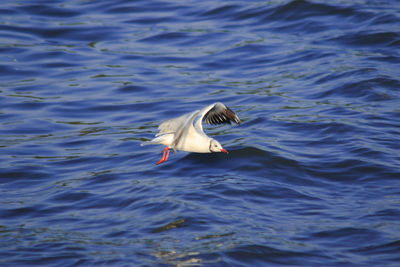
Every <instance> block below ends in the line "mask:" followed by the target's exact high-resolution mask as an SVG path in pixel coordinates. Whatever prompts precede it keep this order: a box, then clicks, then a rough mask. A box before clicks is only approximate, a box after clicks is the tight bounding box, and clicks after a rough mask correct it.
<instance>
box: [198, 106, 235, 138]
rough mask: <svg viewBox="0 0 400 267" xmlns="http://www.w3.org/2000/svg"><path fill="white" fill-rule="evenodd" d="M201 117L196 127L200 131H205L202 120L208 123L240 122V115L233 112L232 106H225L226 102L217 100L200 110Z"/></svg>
mask: <svg viewBox="0 0 400 267" xmlns="http://www.w3.org/2000/svg"><path fill="white" fill-rule="evenodd" d="M200 114H201V117H200V118H199V119H198V120H197V122H196V125H195V127H196V129H197V130H198V131H200V132H203V125H202V122H203V121H204V122H206V123H208V124H222V123H228V124H230V123H231V122H235V123H236V124H240V122H241V121H240V119H239V117H238V116H237V115H236V114H235V112H233V111H232V110H231V109H230V108H228V107H227V106H225V105H224V104H222V103H220V102H217V103H214V104H212V105H209V106H207V107H205V108H203V109H202V110H201V111H200Z"/></svg>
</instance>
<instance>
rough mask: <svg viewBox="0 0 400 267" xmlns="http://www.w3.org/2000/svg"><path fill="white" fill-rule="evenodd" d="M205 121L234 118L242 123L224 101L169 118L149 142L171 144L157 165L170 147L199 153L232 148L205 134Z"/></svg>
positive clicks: (166, 155) (218, 121) (227, 120)
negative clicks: (226, 147) (223, 146)
mask: <svg viewBox="0 0 400 267" xmlns="http://www.w3.org/2000/svg"><path fill="white" fill-rule="evenodd" d="M203 121H205V122H206V123H209V124H222V123H229V124H230V123H231V121H233V122H235V123H237V124H240V119H239V117H238V116H237V115H236V114H235V113H234V112H233V111H232V110H231V109H230V108H228V107H226V106H225V105H224V104H222V103H220V102H218V103H214V104H212V105H209V106H207V107H205V108H203V109H201V110H196V111H194V112H191V113H187V114H184V115H182V116H180V117H177V118H174V119H170V120H168V121H165V122H163V123H161V124H160V126H158V129H159V131H160V132H159V133H158V134H156V138H154V139H153V140H151V141H149V142H146V143H147V144H162V145H165V146H167V147H166V148H165V149H164V154H163V157H162V158H161V160H160V161H158V162H157V164H160V163H162V162H164V161H166V160H167V159H168V155H169V150H170V149H173V150H174V151H175V150H183V151H187V152H198V153H211V152H225V153H227V152H228V151H226V150H225V149H224V148H222V146H221V144H220V143H219V142H218V141H217V140H215V139H213V138H210V137H208V136H207V135H206V134H205V133H204V131H203V125H202V122H203ZM166 152H167V154H166Z"/></svg>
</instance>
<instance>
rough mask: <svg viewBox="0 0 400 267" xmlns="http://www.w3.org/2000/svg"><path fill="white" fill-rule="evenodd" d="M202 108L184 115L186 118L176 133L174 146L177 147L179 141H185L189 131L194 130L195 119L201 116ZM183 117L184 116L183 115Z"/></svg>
mask: <svg viewBox="0 0 400 267" xmlns="http://www.w3.org/2000/svg"><path fill="white" fill-rule="evenodd" d="M199 112H200V110H196V111H194V112H192V113H190V114H186V116H185V117H184V118H185V119H186V120H185V121H184V122H183V123H182V124H181V125H180V126H179V128H178V129H177V130H176V132H175V135H174V140H173V142H172V147H176V146H177V145H178V143H180V142H184V140H183V139H184V138H186V137H187V136H188V133H189V132H191V131H193V121H194V119H195V118H196V117H197V116H199ZM182 117H183V116H182Z"/></svg>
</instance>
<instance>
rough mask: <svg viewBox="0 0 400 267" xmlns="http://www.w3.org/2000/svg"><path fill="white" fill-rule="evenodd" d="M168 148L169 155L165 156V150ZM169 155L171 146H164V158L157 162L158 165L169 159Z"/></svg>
mask: <svg viewBox="0 0 400 267" xmlns="http://www.w3.org/2000/svg"><path fill="white" fill-rule="evenodd" d="M167 150H168V153H167V156H166V157H165V152H166V151H167ZM168 155H169V148H168V147H166V148H164V153H163V156H162V158H161V159H160V160H159V161H158V162H157V163H156V165H158V164H161V163H163V162H164V161H166V160H167V159H168Z"/></svg>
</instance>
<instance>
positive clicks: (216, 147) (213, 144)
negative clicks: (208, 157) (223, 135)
mask: <svg viewBox="0 0 400 267" xmlns="http://www.w3.org/2000/svg"><path fill="white" fill-rule="evenodd" d="M210 151H211V152H224V153H228V151H227V150H226V149H224V148H223V147H222V146H221V144H220V143H219V142H218V141H217V140H215V139H211V140H210Z"/></svg>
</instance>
